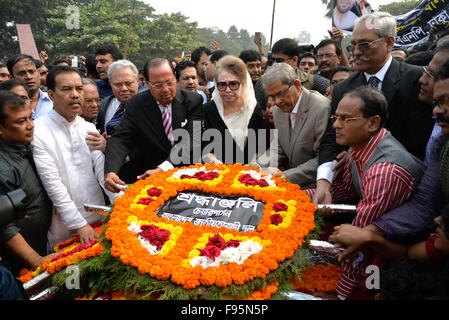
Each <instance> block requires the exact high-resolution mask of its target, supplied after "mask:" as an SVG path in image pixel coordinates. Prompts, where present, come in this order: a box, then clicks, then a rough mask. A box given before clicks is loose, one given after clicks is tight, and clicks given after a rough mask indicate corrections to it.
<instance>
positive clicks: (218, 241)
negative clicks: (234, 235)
mask: <svg viewBox="0 0 449 320" xmlns="http://www.w3.org/2000/svg"><path fill="white" fill-rule="evenodd" d="M207 246H215V247H217V248H219V249H220V250H223V249H224V248H225V247H226V245H225V240H224V239H223V237H221V236H220V235H218V234H217V235H215V236H213V237H212V238H209V242H208V243H207Z"/></svg>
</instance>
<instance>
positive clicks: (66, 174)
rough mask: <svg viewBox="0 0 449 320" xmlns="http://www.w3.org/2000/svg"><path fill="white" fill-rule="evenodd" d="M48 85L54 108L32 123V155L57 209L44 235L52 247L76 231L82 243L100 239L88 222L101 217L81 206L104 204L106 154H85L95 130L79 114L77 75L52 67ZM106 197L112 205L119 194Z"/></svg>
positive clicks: (79, 82) (80, 100) (80, 89)
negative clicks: (87, 138)
mask: <svg viewBox="0 0 449 320" xmlns="http://www.w3.org/2000/svg"><path fill="white" fill-rule="evenodd" d="M47 85H48V94H49V96H50V98H51V100H52V101H53V104H54V109H53V110H51V111H50V112H49V113H48V114H47V115H45V116H42V117H41V118H39V119H37V120H36V121H35V139H34V141H33V147H34V150H33V157H34V160H35V162H36V168H37V171H38V173H39V176H40V178H41V180H42V183H43V185H44V188H45V190H46V191H47V193H48V195H49V197H50V199H51V200H52V202H53V205H54V207H55V209H56V210H55V211H54V213H53V217H52V222H51V226H50V230H49V232H48V240H49V245H50V248H51V247H53V245H54V244H56V243H58V242H61V241H64V240H66V239H69V238H70V237H72V236H73V235H74V234H75V233H77V234H78V235H79V236H80V240H81V243H86V242H89V241H91V240H93V239H95V238H97V237H98V234H97V233H96V232H95V230H94V229H93V228H92V227H91V226H90V224H92V223H95V222H97V221H99V220H100V219H101V218H100V216H97V215H95V214H93V213H89V212H86V211H85V209H84V207H83V204H84V203H91V204H96V205H104V204H105V201H104V196H103V193H102V190H101V187H103V184H104V171H103V170H104V155H103V153H102V152H101V151H99V150H94V151H91V150H89V147H88V146H87V144H86V136H87V135H88V132H89V131H95V126H94V125H93V124H92V123H88V122H86V121H85V120H84V119H83V118H81V117H79V116H78V114H81V112H82V109H81V105H82V103H83V99H84V95H83V83H82V80H81V77H80V75H79V74H78V73H77V72H76V71H75V70H74V69H72V68H70V67H56V68H54V69H52V70H51V71H50V73H49V75H48V78H47ZM100 186H101V187H100ZM106 194H107V195H108V196H109V199H110V200H111V202H114V200H115V198H116V197H117V196H118V195H116V196H114V195H113V194H111V193H109V192H106Z"/></svg>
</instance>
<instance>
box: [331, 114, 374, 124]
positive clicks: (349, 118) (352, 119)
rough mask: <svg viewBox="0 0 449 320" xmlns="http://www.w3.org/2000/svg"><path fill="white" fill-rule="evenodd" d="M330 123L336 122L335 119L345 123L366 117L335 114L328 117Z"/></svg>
mask: <svg viewBox="0 0 449 320" xmlns="http://www.w3.org/2000/svg"><path fill="white" fill-rule="evenodd" d="M329 118H330V120H331V122H332V124H334V123H335V122H337V120H339V121H341V123H343V124H344V125H347V124H348V123H349V122H351V121H355V120H360V119H366V118H365V117H349V116H338V115H336V114H334V115H332V116H330V117H329Z"/></svg>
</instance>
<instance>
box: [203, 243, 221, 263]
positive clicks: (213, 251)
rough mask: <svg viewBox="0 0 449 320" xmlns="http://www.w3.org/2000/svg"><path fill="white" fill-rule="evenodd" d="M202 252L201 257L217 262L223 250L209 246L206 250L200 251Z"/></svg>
mask: <svg viewBox="0 0 449 320" xmlns="http://www.w3.org/2000/svg"><path fill="white" fill-rule="evenodd" d="M200 252H201V254H200V255H201V256H206V257H208V258H210V259H212V261H215V258H216V257H218V256H219V255H220V253H221V249H220V248H217V247H216V246H211V245H207V246H206V248H204V249H203V250H200Z"/></svg>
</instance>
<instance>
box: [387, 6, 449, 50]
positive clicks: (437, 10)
mask: <svg viewBox="0 0 449 320" xmlns="http://www.w3.org/2000/svg"><path fill="white" fill-rule="evenodd" d="M395 18H396V22H397V31H398V36H397V39H396V46H398V47H410V46H415V45H417V44H419V43H421V42H424V41H427V39H428V38H429V31H430V29H431V28H432V27H433V26H434V25H436V24H441V23H444V22H446V21H449V0H423V1H421V3H420V4H419V5H418V6H417V7H416V8H415V9H413V10H412V11H410V12H408V13H406V14H403V15H401V16H396V17H395Z"/></svg>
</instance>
